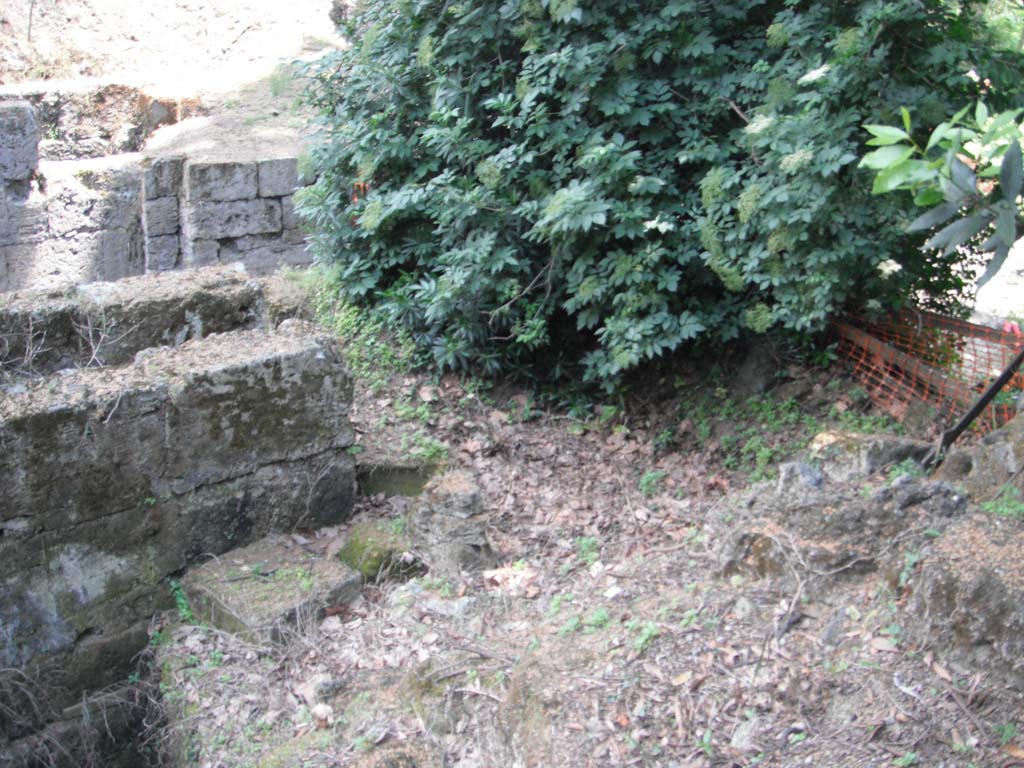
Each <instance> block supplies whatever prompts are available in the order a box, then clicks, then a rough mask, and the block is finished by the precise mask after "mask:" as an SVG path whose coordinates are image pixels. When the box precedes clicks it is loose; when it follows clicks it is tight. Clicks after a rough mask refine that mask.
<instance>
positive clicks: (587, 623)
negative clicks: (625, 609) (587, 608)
mask: <svg viewBox="0 0 1024 768" xmlns="http://www.w3.org/2000/svg"><path fill="white" fill-rule="evenodd" d="M611 620H612V619H611V616H609V615H608V611H607V610H605V609H604V608H597V609H595V610H594V611H593V612H592V613H591V614H590V615H589V616H587V617H586V618H585V619H584V620H583V625H584V627H586V630H585V631H587V632H597V631H598V630H601V629H604V628H605V627H607V626H608V625H609V624H610V623H611Z"/></svg>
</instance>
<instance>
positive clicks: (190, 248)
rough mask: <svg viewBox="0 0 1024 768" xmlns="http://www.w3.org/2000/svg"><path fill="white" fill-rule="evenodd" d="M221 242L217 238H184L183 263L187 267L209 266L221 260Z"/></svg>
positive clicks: (182, 248) (182, 245) (182, 246)
mask: <svg viewBox="0 0 1024 768" xmlns="http://www.w3.org/2000/svg"><path fill="white" fill-rule="evenodd" d="M220 260H221V259H220V244H219V243H218V242H217V241H216V240H189V239H186V238H182V242H181V263H182V264H183V265H184V266H186V267H209V266H211V265H213V264H217V263H219V262H220Z"/></svg>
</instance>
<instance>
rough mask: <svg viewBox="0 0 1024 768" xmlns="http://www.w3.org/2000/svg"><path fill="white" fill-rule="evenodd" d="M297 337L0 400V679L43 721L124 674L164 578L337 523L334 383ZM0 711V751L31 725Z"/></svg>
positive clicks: (49, 381)
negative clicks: (12, 677)
mask: <svg viewBox="0 0 1024 768" xmlns="http://www.w3.org/2000/svg"><path fill="white" fill-rule="evenodd" d="M311 329H312V326H309V325H308V324H305V323H301V322H298V321H286V323H285V324H284V326H283V327H282V329H281V330H278V331H276V332H270V333H268V332H263V331H237V332H234V333H230V334H219V335H214V336H210V337H207V338H205V339H202V340H195V341H189V342H186V343H185V344H183V345H182V346H180V347H168V348H159V349H151V350H146V351H144V352H142V353H140V354H139V355H137V356H136V359H135V361H134V362H133V363H132V364H131V365H128V366H124V367H120V368H91V369H79V370H70V371H66V372H64V373H63V374H59V375H52V376H50V377H48V378H46V379H44V380H41V381H37V382H35V383H31V384H28V385H24V384H22V385H19V386H17V387H15V388H13V389H9V390H8V391H7V392H6V394H5V396H4V397H3V398H0V446H2V450H0V477H3V478H5V484H4V485H5V487H4V493H3V494H2V495H0V668H17V669H20V670H23V673H24V674H25V675H26V676H27V677H26V679H31V680H33V681H34V683H33V686H34V688H33V695H34V696H35V698H36V700H37V703H39V702H42V703H43V704H44V707H43V708H44V709H45V710H46V711H48V712H59V710H60V709H61V708H62V707H65V706H68V705H70V704H71V703H73V702H74V701H75V700H76V699H78V698H80V697H81V695H82V693H83V692H84V691H89V690H96V689H97V688H100V687H102V686H106V685H109V684H112V683H114V682H116V681H118V680H121V679H124V678H125V677H126V676H127V674H128V672H129V670H130V667H131V663H132V659H133V657H134V656H135V655H136V654H137V653H138V652H139V651H140V650H141V649H142V648H144V647H145V645H146V643H147V642H148V629H149V623H150V621H151V619H152V617H153V615H154V613H155V612H156V611H157V610H159V609H161V608H163V607H166V606H167V604H168V595H169V592H168V587H167V581H166V580H167V578H168V577H169V576H171V575H173V574H176V573H178V572H180V571H181V570H182V569H183V568H184V567H185V566H186V565H188V564H189V563H192V562H195V561H198V560H203V559H205V558H208V557H210V556H211V555H216V554H219V553H222V552H224V551H226V550H228V549H231V548H233V547H237V546H240V545H242V544H245V543H247V542H249V541H252V540H253V539H255V538H257V537H259V536H262V535H265V534H266V533H267V532H268V531H271V530H281V531H291V530H294V529H295V528H296V527H302V526H310V527H317V526H322V525H325V524H329V523H332V522H337V521H338V520H340V519H343V518H344V517H345V516H346V515H347V514H348V513H349V511H350V508H351V503H352V493H353V487H354V470H353V462H352V459H351V457H350V456H349V455H348V453H347V451H346V449H347V448H348V447H349V446H350V445H351V444H352V441H353V434H352V430H351V427H350V425H349V421H348V409H349V404H350V401H351V381H350V379H349V377H348V374H347V373H346V371H345V368H344V366H343V363H342V360H341V357H340V353H339V350H338V348H337V346H336V344H335V343H334V342H333V340H331V339H329V338H327V337H323V336H319V335H316V333H315V332H313V331H312V330H311ZM5 703H6V704H8V706H7V707H6V708H4V707H0V743H2V741H3V737H4V734H5V733H6V736H7V737H8V738H13V737H17V736H18V735H20V734H22V733H25V732H27V731H30V730H31V729H32V728H33V727H37V726H38V725H39V724H40V721H41V720H45V719H46V718H40V717H38V713H35V712H33V710H32V708H31V707H30V706H29V705H28V703H27V702H25V706H24V707H21V708H18V707H13V709H14V710H18V711H12V706H11V703H10V702H5Z"/></svg>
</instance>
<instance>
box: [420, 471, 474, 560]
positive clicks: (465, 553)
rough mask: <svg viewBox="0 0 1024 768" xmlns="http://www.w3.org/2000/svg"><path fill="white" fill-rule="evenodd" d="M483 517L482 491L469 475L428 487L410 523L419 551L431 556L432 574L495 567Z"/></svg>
mask: <svg viewBox="0 0 1024 768" xmlns="http://www.w3.org/2000/svg"><path fill="white" fill-rule="evenodd" d="M482 513H483V499H482V497H481V495H480V489H479V487H478V486H477V484H476V481H475V480H474V479H473V476H472V475H470V474H469V473H468V472H465V471H454V472H449V473H447V474H444V475H440V476H438V477H435V478H434V479H432V480H431V481H430V482H429V483H427V485H426V487H425V488H424V494H423V497H422V498H421V499H420V500H419V503H418V504H417V506H416V508H415V509H414V511H413V513H412V516H411V521H410V522H411V528H412V530H413V532H414V535H415V537H416V539H417V540H416V547H417V548H418V549H419V548H422V549H426V550H427V551H429V552H430V566H431V572H437V573H450V574H458V573H459V572H460V571H463V570H470V571H471V570H478V569H480V568H485V567H487V566H489V565H492V564H493V563H494V552H493V551H492V549H491V546H490V542H488V540H487V533H486V529H485V525H484V521H483V518H482V517H481V516H482ZM420 538H422V539H423V541H422V542H420V541H419V539H420Z"/></svg>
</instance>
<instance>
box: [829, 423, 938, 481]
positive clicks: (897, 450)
mask: <svg viewBox="0 0 1024 768" xmlns="http://www.w3.org/2000/svg"><path fill="white" fill-rule="evenodd" d="M931 448H932V444H931V443H927V442H925V441H923V440H913V439H911V438H908V437H896V436H893V435H856V434H852V433H847V432H822V433H821V434H819V435H817V436H815V438H814V440H812V441H811V446H810V454H811V458H813V459H814V460H815V461H818V462H820V464H821V467H822V471H823V472H824V473H825V475H826V477H828V478H829V479H831V480H837V481H840V482H844V481H847V480H859V479H863V478H867V477H870V476H871V475H873V474H875V473H876V472H878V471H880V470H882V469H885V468H887V467H892V466H895V465H896V464H899V463H900V462H901V461H905V460H907V459H912V460H914V461H920V460H921V459H923V458H924V456H925V455H927V453H928V451H930V450H931Z"/></svg>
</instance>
